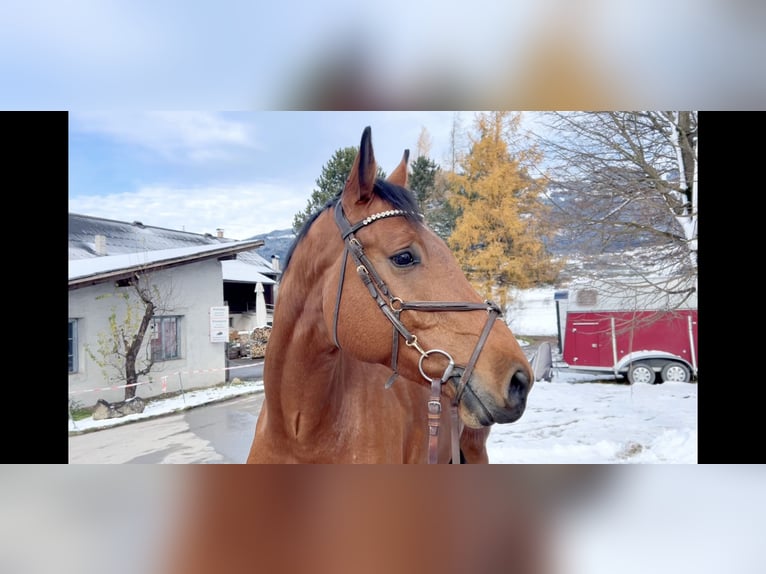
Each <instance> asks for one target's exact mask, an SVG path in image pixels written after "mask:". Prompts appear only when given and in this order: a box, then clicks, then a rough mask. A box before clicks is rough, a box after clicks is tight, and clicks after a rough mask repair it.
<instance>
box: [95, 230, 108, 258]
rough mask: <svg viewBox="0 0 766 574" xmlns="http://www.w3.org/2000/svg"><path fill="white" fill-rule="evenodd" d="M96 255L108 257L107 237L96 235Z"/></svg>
mask: <svg viewBox="0 0 766 574" xmlns="http://www.w3.org/2000/svg"><path fill="white" fill-rule="evenodd" d="M96 255H106V235H96Z"/></svg>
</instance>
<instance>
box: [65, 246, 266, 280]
mask: <svg viewBox="0 0 766 574" xmlns="http://www.w3.org/2000/svg"><path fill="white" fill-rule="evenodd" d="M247 245H250V246H251V248H252V249H255V248H257V247H260V246H261V245H263V241H262V240H260V239H258V240H251V241H232V242H229V243H226V244H214V245H196V246H193V247H177V248H175V249H159V250H156V251H141V252H138V253H125V254H122V255H106V256H103V257H94V258H90V259H76V260H71V261H69V280H70V281H71V280H73V279H78V278H82V277H88V276H90V275H97V274H100V273H109V272H113V271H120V270H123V269H130V268H133V267H142V266H147V265H148V266H151V265H154V264H158V263H162V262H165V261H172V260H174V259H183V258H187V257H193V256H195V255H202V254H204V253H215V252H217V251H220V252H222V253H231V252H235V251H237V250H241V249H242V248H243V247H245V248H247V247H246V246H247Z"/></svg>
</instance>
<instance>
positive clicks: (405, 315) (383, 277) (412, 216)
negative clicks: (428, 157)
mask: <svg viewBox="0 0 766 574" xmlns="http://www.w3.org/2000/svg"><path fill="white" fill-rule="evenodd" d="M408 156H409V153H408V152H407V151H405V153H404V156H403V157H402V160H401V162H400V163H399V165H398V166H397V167H396V168H395V169H394V171H393V172H392V173H391V175H390V176H389V177H388V178H387V179H386V180H381V179H378V178H376V177H375V175H376V170H377V164H376V161H375V155H374V152H373V147H372V137H371V130H370V128H369V127H368V128H366V129H365V130H364V132H363V134H362V139H361V144H360V147H359V151H358V153H357V156H356V158H355V160H354V164H353V167H352V170H351V173H350V175H349V176H348V179H347V180H346V183H345V186H344V188H343V190H342V192H341V193H340V195H339V197H338V198H337V200H336V202H335V204H334V219H335V223H334V224H331V223H330V221H331V219H332V218H333V214H332V213H331V212H333V210H326V212H325V214H323V216H324V217H323V218H319V219H318V220H317V222H316V224H317V226H319V225H324V226H325V230H326V232H327V231H329V228H331V227H334V230H333V232H332V233H333V234H334V237H335V238H334V239H333V240H332V241H331V242H329V243H330V244H331V245H333V246H334V247H333V250H334V256H333V258H334V263H333V265H332V266H331V270H330V271H329V272H328V273H325V274H324V275H323V276H322V294H323V303H322V313H323V317H324V322H325V326H326V328H327V332H328V333H329V334H330V335H331V339H332V341H333V344H334V345H335V346H336V347H337V348H339V349H342V350H343V351H344V352H346V353H349V354H351V355H352V356H353V357H355V358H357V359H359V360H361V361H364V362H369V363H379V364H382V365H387V366H390V367H392V369H393V371H394V373H395V374H398V375H401V377H402V378H403V379H407V380H402V381H400V384H412V381H416V382H418V383H420V384H424V385H429V386H431V385H432V384H433V380H434V379H439V380H440V381H441V382H442V384H443V393H444V394H445V395H446V396H448V397H450V398H451V399H452V400H453V401H457V402H458V405H459V413H460V418H461V420H462V421H463V423H464V424H465V425H467V426H469V427H471V428H481V427H487V426H489V425H492V424H494V423H509V422H513V421H515V420H517V419H518V418H519V417H521V415H522V414H523V412H524V409H525V406H526V400H527V394H528V393H529V390H530V389H531V387H532V384H533V382H534V376H533V374H532V369H531V367H530V365H529V363H528V361H527V358H526V356H525V355H524V353H523V352H522V350H521V348H520V346H519V344H518V341H517V340H516V338H515V337H514V335H513V333H512V332H511V330H510V329H509V328H508V326H507V325H506V324H505V323H504V322H503V321H502V320H495V319H496V318H497V317H498V315H499V313H500V310H499V308H498V307H497V306H496V305H494V304H493V303H491V302H485V301H483V300H482V298H481V297H480V296H479V294H478V293H477V291H476V290H475V289H474V288H473V286H472V285H471V283H470V282H469V281H468V279H467V278H466V276H465V274H464V273H463V271H462V269H461V267H460V264H459V263H458V261H457V260H456V259H455V256H454V255H453V253H452V252H451V250H450V249H449V247H448V246H447V245H446V243H445V242H444V241H443V240H442V239H441V238H440V237H439V236H438V235H436V233H434V232H433V231H432V230H431V229H430V228H429V227H428V226H427V225H426V224H425V223H424V222H423V220H422V217H421V216H420V215H419V214H418V208H417V202H416V201H415V199H414V197H413V195H412V193H411V192H410V191H409V190H408V189H407V188H406V184H407V162H408ZM320 222H321V223H320ZM395 378H396V377H395V376H394V377H392V379H391V380H390V381H389V384H393V381H394V380H395Z"/></svg>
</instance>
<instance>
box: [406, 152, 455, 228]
mask: <svg viewBox="0 0 766 574" xmlns="http://www.w3.org/2000/svg"><path fill="white" fill-rule="evenodd" d="M448 186H449V183H448V181H447V180H446V178H445V176H444V174H443V173H442V170H441V168H440V167H439V166H438V165H437V164H436V162H435V161H434V160H432V159H430V158H428V157H426V156H425V155H421V156H418V158H417V159H416V160H415V161H414V162H412V167H411V171H410V176H409V188H410V189H411V190H412V192H413V193H414V195H415V199H417V202H418V207H419V209H420V212H421V213H422V214H423V216H424V217H425V221H426V223H427V224H428V225H429V227H431V229H433V230H434V231H435V232H436V234H437V235H438V236H439V237H441V238H442V239H444V240H445V241H447V238H449V236H450V233H452V229H453V228H454V227H455V217H456V212H455V209H454V208H453V207H452V205H450V203H449V201H448V200H447V195H448Z"/></svg>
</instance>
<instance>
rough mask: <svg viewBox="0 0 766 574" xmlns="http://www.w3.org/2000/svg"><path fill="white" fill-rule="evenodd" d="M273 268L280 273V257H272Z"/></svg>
mask: <svg viewBox="0 0 766 574" xmlns="http://www.w3.org/2000/svg"><path fill="white" fill-rule="evenodd" d="M271 268H272V269H274V271H279V255H272V256H271Z"/></svg>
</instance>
